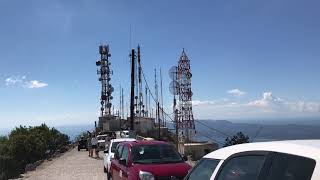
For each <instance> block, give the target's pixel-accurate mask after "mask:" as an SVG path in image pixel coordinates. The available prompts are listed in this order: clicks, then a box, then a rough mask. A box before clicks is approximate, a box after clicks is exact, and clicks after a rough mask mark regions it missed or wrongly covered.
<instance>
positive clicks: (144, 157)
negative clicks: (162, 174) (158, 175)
mask: <svg viewBox="0 0 320 180" xmlns="http://www.w3.org/2000/svg"><path fill="white" fill-rule="evenodd" d="M132 155H133V162H134V163H141V164H151V163H153V164H154V163H177V162H182V161H183V160H182V158H181V156H180V155H179V153H178V152H177V151H176V150H175V148H174V147H173V146H171V145H167V144H153V145H139V146H134V147H132Z"/></svg>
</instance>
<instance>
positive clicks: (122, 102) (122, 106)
mask: <svg viewBox="0 0 320 180" xmlns="http://www.w3.org/2000/svg"><path fill="white" fill-rule="evenodd" d="M121 109H122V111H121V112H122V114H121V116H122V119H124V118H125V117H124V101H123V88H121Z"/></svg>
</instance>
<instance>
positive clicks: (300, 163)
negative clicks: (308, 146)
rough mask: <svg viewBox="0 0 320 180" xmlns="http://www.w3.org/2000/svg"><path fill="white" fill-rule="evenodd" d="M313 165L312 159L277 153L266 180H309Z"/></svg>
mask: <svg viewBox="0 0 320 180" xmlns="http://www.w3.org/2000/svg"><path fill="white" fill-rule="evenodd" d="M315 164H316V162H315V160H313V159H309V158H305V157H300V156H294V155H289V154H282V153H277V154H276V155H275V156H274V158H273V160H272V165H271V167H270V170H269V174H268V177H267V180H310V179H311V176H312V173H313V170H314V167H315Z"/></svg>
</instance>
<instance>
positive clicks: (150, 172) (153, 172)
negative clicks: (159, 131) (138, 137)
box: [108, 141, 191, 180]
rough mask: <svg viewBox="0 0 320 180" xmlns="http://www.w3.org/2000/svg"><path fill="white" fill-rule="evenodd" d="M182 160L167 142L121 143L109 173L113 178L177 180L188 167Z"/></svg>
mask: <svg viewBox="0 0 320 180" xmlns="http://www.w3.org/2000/svg"><path fill="white" fill-rule="evenodd" d="M185 160H186V159H185V158H182V157H181V155H180V154H179V153H178V152H177V151H176V150H175V148H174V147H173V146H172V145H171V144H169V143H166V142H162V141H132V142H124V143H120V144H119V145H118V146H117V149H116V153H115V159H113V160H112V161H111V167H110V176H111V177H112V179H113V180H120V179H121V180H123V179H129V180H153V179H177V180H179V179H183V178H184V177H185V176H186V175H187V173H188V170H190V169H191V166H190V165H189V164H187V163H186V162H185ZM110 176H108V178H109V177H110Z"/></svg>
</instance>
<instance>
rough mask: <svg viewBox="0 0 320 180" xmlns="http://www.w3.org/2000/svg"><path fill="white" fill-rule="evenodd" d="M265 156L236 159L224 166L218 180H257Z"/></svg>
mask: <svg viewBox="0 0 320 180" xmlns="http://www.w3.org/2000/svg"><path fill="white" fill-rule="evenodd" d="M264 161H265V156H261V155H260V156H253V155H251V156H239V157H234V158H232V159H230V160H229V161H227V162H226V164H225V165H223V167H222V169H221V171H220V173H219V175H218V179H217V180H257V179H258V176H259V173H260V170H261V169H262V166H263V164H264Z"/></svg>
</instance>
